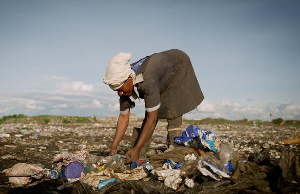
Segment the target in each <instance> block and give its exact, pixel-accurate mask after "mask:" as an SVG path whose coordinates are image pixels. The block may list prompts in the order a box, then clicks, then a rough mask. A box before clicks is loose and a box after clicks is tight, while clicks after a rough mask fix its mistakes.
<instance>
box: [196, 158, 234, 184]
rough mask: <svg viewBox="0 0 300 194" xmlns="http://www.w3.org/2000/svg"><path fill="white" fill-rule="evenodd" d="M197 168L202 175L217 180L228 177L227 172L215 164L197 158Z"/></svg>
mask: <svg viewBox="0 0 300 194" xmlns="http://www.w3.org/2000/svg"><path fill="white" fill-rule="evenodd" d="M197 169H198V170H199V171H200V172H201V173H202V174H203V175H204V176H210V177H211V178H213V179H215V180H217V181H219V180H221V179H222V178H230V176H229V175H228V174H226V173H225V172H223V171H222V170H220V169H219V168H217V167H216V166H214V165H212V164H210V163H208V162H206V161H203V160H199V162H198V165H197Z"/></svg>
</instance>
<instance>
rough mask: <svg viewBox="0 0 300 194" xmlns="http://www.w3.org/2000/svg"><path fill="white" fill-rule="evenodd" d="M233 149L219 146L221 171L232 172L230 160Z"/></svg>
mask: <svg viewBox="0 0 300 194" xmlns="http://www.w3.org/2000/svg"><path fill="white" fill-rule="evenodd" d="M233 153H234V151H233V149H232V148H231V147H230V146H228V145H226V144H224V145H222V146H221V149H220V152H219V156H220V160H221V165H222V170H225V171H227V172H233V171H234V170H233V167H232V165H231V160H232V157H233Z"/></svg>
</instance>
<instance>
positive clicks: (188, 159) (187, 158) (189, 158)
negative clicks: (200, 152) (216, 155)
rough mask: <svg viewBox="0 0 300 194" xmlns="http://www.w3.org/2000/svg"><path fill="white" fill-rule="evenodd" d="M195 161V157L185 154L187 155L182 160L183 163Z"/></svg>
mask: <svg viewBox="0 0 300 194" xmlns="http://www.w3.org/2000/svg"><path fill="white" fill-rule="evenodd" d="M196 159H197V157H196V156H195V155H194V154H187V155H185V157H184V160H185V161H194V160H196Z"/></svg>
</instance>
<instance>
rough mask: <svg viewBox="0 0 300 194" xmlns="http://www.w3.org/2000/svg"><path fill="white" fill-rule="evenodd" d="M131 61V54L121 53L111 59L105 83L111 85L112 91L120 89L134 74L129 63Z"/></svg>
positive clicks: (104, 79)
mask: <svg viewBox="0 0 300 194" xmlns="http://www.w3.org/2000/svg"><path fill="white" fill-rule="evenodd" d="M130 59H131V53H119V54H117V55H116V56H114V57H112V58H111V59H110V61H109V64H108V66H107V68H106V74H105V76H104V78H103V82H104V83H105V84H107V85H109V87H110V88H111V89H113V90H117V89H119V88H120V87H121V86H122V85H123V84H124V82H125V81H126V80H127V79H128V77H129V76H130V75H131V74H132V73H134V72H133V70H132V69H131V66H130V64H129V63H128V62H129V61H130Z"/></svg>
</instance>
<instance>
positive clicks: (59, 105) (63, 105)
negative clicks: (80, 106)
mask: <svg viewBox="0 0 300 194" xmlns="http://www.w3.org/2000/svg"><path fill="white" fill-rule="evenodd" d="M67 107H68V105H67V104H58V105H54V106H52V108H67Z"/></svg>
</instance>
